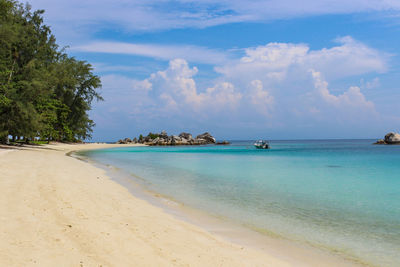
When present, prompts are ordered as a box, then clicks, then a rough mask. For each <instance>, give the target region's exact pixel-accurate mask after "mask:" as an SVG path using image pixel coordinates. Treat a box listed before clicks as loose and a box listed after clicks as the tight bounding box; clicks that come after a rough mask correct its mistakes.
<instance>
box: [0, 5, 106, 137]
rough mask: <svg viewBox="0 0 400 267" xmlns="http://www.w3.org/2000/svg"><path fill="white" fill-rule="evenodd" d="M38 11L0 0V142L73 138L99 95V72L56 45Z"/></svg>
mask: <svg viewBox="0 0 400 267" xmlns="http://www.w3.org/2000/svg"><path fill="white" fill-rule="evenodd" d="M43 13H44V10H36V11H31V7H30V6H29V5H28V4H27V5H25V6H24V5H23V4H21V3H19V2H17V1H14V0H0V143H7V142H8V139H9V136H12V141H18V140H20V139H22V140H24V141H26V142H29V141H34V140H35V139H40V140H46V141H51V140H56V141H69V142H76V141H78V140H83V139H87V138H90V137H91V133H92V131H93V126H94V125H95V124H94V122H93V121H92V120H91V119H90V118H89V116H88V111H89V110H90V109H91V104H92V101H93V100H97V101H99V100H103V99H102V97H101V96H100V94H99V93H98V89H99V88H100V87H101V82H100V78H99V77H98V76H96V75H94V74H93V72H92V71H93V68H92V66H91V65H90V64H89V63H87V62H85V61H80V60H77V59H75V58H74V57H70V56H68V55H67V54H66V52H65V49H64V48H60V47H59V46H58V45H57V43H56V38H55V36H54V35H53V34H52V33H51V30H50V27H49V26H47V25H44V24H43Z"/></svg>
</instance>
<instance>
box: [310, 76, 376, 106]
mask: <svg viewBox="0 0 400 267" xmlns="http://www.w3.org/2000/svg"><path fill="white" fill-rule="evenodd" d="M310 72H311V74H312V77H313V79H314V87H315V88H316V89H317V92H318V94H319V96H320V97H321V99H322V100H323V101H325V103H327V104H329V105H333V106H334V107H335V108H337V109H338V110H341V111H343V109H344V108H356V109H358V110H360V111H366V110H370V111H375V107H374V104H373V103H372V102H371V101H367V100H366V99H365V96H364V95H363V94H362V93H361V90H360V88H359V87H357V86H351V87H350V88H349V89H348V90H347V91H345V92H343V93H342V94H340V95H338V96H335V95H333V94H331V93H330V91H329V89H328V82H326V81H325V80H324V79H323V77H322V74H321V73H320V72H317V71H314V70H311V71H310Z"/></svg>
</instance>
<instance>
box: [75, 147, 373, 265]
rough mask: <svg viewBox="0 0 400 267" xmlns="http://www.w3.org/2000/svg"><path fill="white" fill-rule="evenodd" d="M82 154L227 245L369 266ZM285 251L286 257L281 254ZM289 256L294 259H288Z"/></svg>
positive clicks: (305, 260)
mask: <svg viewBox="0 0 400 267" xmlns="http://www.w3.org/2000/svg"><path fill="white" fill-rule="evenodd" d="M79 152H80V151H76V152H73V153H71V154H70V156H71V157H76V158H78V159H80V160H83V161H85V162H87V163H89V164H92V165H94V166H96V167H98V168H101V169H103V170H105V171H106V173H107V175H108V176H109V177H110V179H111V180H113V181H115V182H117V183H118V184H121V185H122V186H124V187H125V188H127V189H128V190H129V192H131V193H132V195H133V196H134V197H137V198H140V199H143V200H145V201H147V202H148V203H150V204H151V205H154V206H157V207H159V208H162V209H163V211H165V212H166V213H168V214H171V215H173V216H174V217H175V218H177V219H178V220H183V221H185V222H188V223H190V224H193V225H195V226H198V227H200V228H201V229H205V230H206V231H207V232H209V233H211V234H212V235H215V236H218V237H220V238H222V239H224V240H226V241H228V242H232V243H234V244H237V245H240V246H245V247H249V248H253V249H256V250H260V251H263V252H266V253H270V252H273V253H274V255H279V257H280V258H287V259H288V260H289V261H290V262H292V261H293V259H296V260H300V261H298V262H297V263H296V266H297V265H302V264H305V266H339V265H340V266H370V265H368V264H367V263H364V262H362V261H360V260H359V259H357V258H352V257H351V256H350V255H346V254H341V253H338V252H335V251H333V250H330V249H329V248H325V247H318V246H315V245H313V244H310V243H303V242H301V241H299V240H292V239H288V238H286V237H285V236H280V235H277V234H275V233H273V232H268V231H258V230H257V229H255V228H253V227H251V226H247V225H242V224H239V223H236V222H233V221H230V220H228V219H227V218H223V217H219V216H216V215H214V214H210V213H208V212H206V211H203V210H199V209H196V208H193V207H190V206H187V205H186V204H185V203H182V202H180V201H178V200H176V199H174V198H173V197H172V196H167V195H163V194H161V193H159V192H157V191H154V190H151V189H149V188H148V187H147V186H146V185H145V183H144V181H145V179H143V178H142V177H139V176H138V175H136V174H134V173H128V172H126V171H125V170H123V169H119V168H117V167H115V166H113V165H106V164H102V163H100V162H97V161H95V160H93V159H91V158H90V157H87V156H84V155H79ZM282 250H283V251H285V253H282ZM287 253H290V254H292V255H291V256H290V257H287ZM321 262H325V263H321ZM300 263H302V264H300Z"/></svg>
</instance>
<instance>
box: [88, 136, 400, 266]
mask: <svg viewBox="0 0 400 267" xmlns="http://www.w3.org/2000/svg"><path fill="white" fill-rule="evenodd" d="M372 142H373V140H324V141H321V140H318V141H273V142H271V146H272V149H270V150H257V149H255V148H254V147H253V146H252V142H250V141H242V142H239V141H238V142H233V143H232V145H230V146H201V147H199V146H197V147H129V148H113V149H104V150H95V151H89V152H85V156H88V157H90V158H91V159H93V160H95V161H97V162H99V163H102V164H109V165H113V166H116V167H118V168H121V169H123V170H125V171H127V172H130V173H133V174H135V176H136V177H140V179H139V180H138V181H139V182H141V183H143V184H144V185H145V186H146V187H147V188H149V189H150V190H152V191H156V192H159V193H161V194H164V195H167V196H170V197H171V198H173V199H174V200H177V201H179V202H182V203H185V204H186V205H189V206H191V207H193V208H197V209H200V210H204V211H206V212H208V213H211V214H214V215H217V216H222V217H224V218H227V219H229V220H231V221H234V222H237V223H240V224H243V225H246V226H247V227H250V228H253V229H257V230H258V231H261V232H272V233H274V234H276V235H280V236H283V237H285V238H289V239H292V240H298V241H300V242H305V243H309V244H312V245H314V246H319V247H323V248H326V249H329V250H331V251H335V252H337V253H340V254H342V255H345V256H346V257H351V258H353V259H356V260H359V261H362V262H366V263H369V264H372V265H377V266H400V146H375V145H371V143H372ZM132 179H137V178H134V177H132Z"/></svg>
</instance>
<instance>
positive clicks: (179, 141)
mask: <svg viewBox="0 0 400 267" xmlns="http://www.w3.org/2000/svg"><path fill="white" fill-rule="evenodd" d="M131 142H133V143H141V144H146V145H150V146H165V145H171V146H177V145H207V144H215V143H216V140H215V138H214V137H213V136H212V135H211V134H210V133H208V132H206V133H203V134H200V135H198V136H197V137H196V138H195V139H194V138H193V136H192V135H191V134H190V133H185V132H182V133H180V134H179V135H170V136H168V134H167V132H166V131H162V132H161V133H159V134H157V133H155V134H154V133H151V132H150V133H149V134H148V135H147V136H145V137H143V136H142V135H140V137H139V139H136V138H134V139H133V140H131V139H129V138H125V139H123V140H119V141H118V142H117V143H121V144H126V143H131ZM219 144H225V145H226V144H229V142H227V141H224V142H222V143H219Z"/></svg>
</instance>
